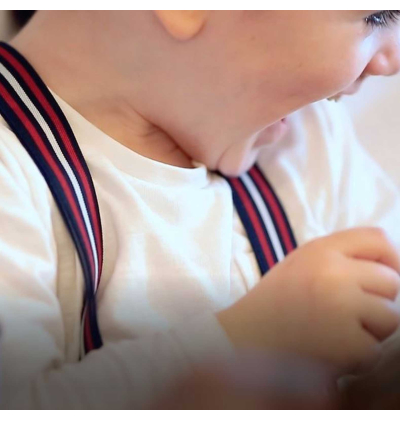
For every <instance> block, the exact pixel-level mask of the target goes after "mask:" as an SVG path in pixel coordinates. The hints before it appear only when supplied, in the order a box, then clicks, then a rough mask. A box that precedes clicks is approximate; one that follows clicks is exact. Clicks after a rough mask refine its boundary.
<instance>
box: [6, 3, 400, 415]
mask: <svg viewBox="0 0 400 421" xmlns="http://www.w3.org/2000/svg"><path fill="white" fill-rule="evenodd" d="M373 12H374V11H263V12H254V11H212V12H207V11H159V12H150V11H143V12H142V11H141V12H126V11H124V12H120V11H112V12H104V11H90V12H87V11H68V12H65V11H63V12H59V11H41V12H39V13H37V15H36V16H35V17H34V18H33V19H32V21H31V22H30V23H29V24H28V25H27V26H26V27H25V28H24V30H22V31H21V32H20V33H19V34H18V35H17V36H16V37H15V38H14V39H13V40H12V41H11V42H10V43H11V45H13V46H14V47H15V48H17V49H18V50H19V51H20V52H21V53H22V54H23V55H25V56H26V57H27V58H28V60H29V61H30V62H31V63H32V64H33V66H34V67H35V68H36V69H37V71H38V72H39V74H40V75H41V76H42V77H43V79H44V80H45V81H46V83H47V85H48V86H49V87H50V88H51V89H53V90H54V91H55V92H56V93H57V94H58V95H60V96H61V97H62V98H63V99H64V100H65V101H67V102H68V103H69V104H70V105H71V106H72V107H73V108H75V109H76V110H77V111H78V112H79V113H81V114H82V115H83V116H84V117H85V118H87V119H88V120H89V121H91V122H92V123H93V124H94V125H96V126H97V127H99V128H100V129H101V130H103V131H104V132H105V133H107V134H108V135H110V136H111V137H113V138H114V139H115V140H116V141H118V142H120V143H122V144H123V145H125V146H126V147H128V148H129V149H131V150H133V151H135V152H137V153H139V154H141V155H143V156H146V157H149V158H151V159H154V160H157V161H160V162H164V163H167V164H170V165H175V166H181V167H186V168H191V167H192V160H195V161H197V162H202V163H204V164H205V165H206V166H207V167H208V168H209V169H210V170H219V171H221V172H222V173H224V174H226V175H238V174H240V173H241V172H243V171H245V170H247V169H248V168H249V167H250V166H251V165H252V164H253V163H254V161H255V159H256V157H257V154H258V151H259V149H260V148H261V147H262V146H263V145H264V144H266V143H269V142H275V141H279V138H280V137H281V135H282V133H283V132H284V128H283V125H282V123H280V120H281V119H282V118H284V117H285V116H287V115H288V114H290V113H292V112H293V111H295V110H297V109H299V108H301V107H303V106H305V105H307V104H310V103H312V102H314V101H318V100H321V99H323V98H327V97H332V96H336V95H341V94H345V93H351V92H353V91H355V90H356V89H357V88H358V87H359V84H360V83H361V81H362V80H364V79H365V78H366V77H368V76H373V75H387V76H388V75H392V74H394V73H396V72H398V71H399V68H400V45H399V44H400V41H399V38H400V29H399V27H398V26H396V25H392V26H390V28H384V29H383V28H382V29H372V28H370V27H368V26H367V25H366V23H365V18H366V17H367V16H368V15H370V14H371V13H373ZM66 52H67V53H66ZM316 263H317V264H316ZM399 272H400V261H399V257H398V254H397V252H396V250H395V248H394V246H393V245H392V244H391V242H390V240H389V239H388V238H387V237H386V236H385V234H384V233H383V232H381V231H379V230H375V229H367V228H364V229H358V230H351V231H347V232H344V233H338V234H334V235H332V236H329V237H326V238H323V239H319V240H316V241H314V242H312V243H310V244H308V245H306V246H303V247H301V248H299V249H298V250H296V251H295V252H294V253H293V254H291V255H290V256H289V257H288V258H287V259H286V260H285V261H284V262H282V263H281V264H279V265H277V266H276V267H275V268H274V269H273V270H271V271H270V272H269V273H268V274H267V275H266V276H265V277H264V278H263V279H262V280H261V282H260V283H259V284H258V285H257V286H256V287H255V288H254V289H253V290H252V291H251V292H250V293H249V294H247V295H246V296H245V297H244V298H243V299H241V300H240V301H239V302H238V303H235V304H234V305H233V306H232V307H230V308H228V309H226V310H224V311H222V312H220V313H218V314H217V317H218V319H219V321H220V323H221V325H222V327H223V328H224V329H225V331H226V332H227V334H228V335H229V336H230V338H231V341H232V343H233V345H234V346H235V347H236V348H237V349H241V348H247V347H250V348H254V349H259V350H261V351H266V350H271V349H275V350H285V351H289V352H294V353H295V354H297V355H304V356H307V357H309V356H311V357H313V358H315V359H317V360H320V361H322V362H324V363H327V364H328V365H329V367H332V366H333V367H335V370H336V372H337V374H342V373H347V372H356V371H359V370H363V369H365V368H366V367H368V366H370V365H371V364H372V363H373V362H375V361H376V359H377V358H378V357H379V354H380V351H381V343H382V341H383V340H384V339H385V338H387V337H388V336H390V335H391V334H392V333H393V332H394V330H395V329H396V328H397V326H398V324H399V314H398V311H397V310H396V308H395V307H394V305H393V301H394V299H395V298H396V296H397V294H398V290H399V285H400V280H399V275H398V273H399ZM322 338H323V340H322ZM344 344H345V346H344ZM192 380H193V379H192ZM192 380H191V381H190V382H189V383H183V384H184V385H185V384H186V386H188V385H189V386H188V387H189V389H190V387H192V389H190V390H203V391H207V390H208V387H209V384H210V382H209V379H207V380H206V381H203V380H204V378H203V380H201V381H200V380H198V379H197V380H196V378H195V381H192ZM214 386H215V390H216V392H215V393H213V394H212V396H211V397H213V396H214V395H215V396H217V399H219V398H218V396H220V399H219V401H218V402H219V404H218V405H219V406H220V404H222V403H223V402H227V401H229V399H231V401H232V402H236V403H237V397H238V396H239V395H237V391H236V389H232V388H230V386H221V383H219V381H217V382H216V383H215V385H214ZM263 393H264V392H263ZM265 393H266V395H268V393H270V392H268V393H267V392H265ZM254 396H255V398H256V396H257V395H254ZM270 397H271V396H270ZM290 399H291V402H292V403H293V399H292V398H290ZM290 399H289V400H290ZM170 402H171V405H172V406H173V407H175V406H174V405H175V404H176V402H175V401H174V399H172V400H171V401H170ZM174 402H175V403H174ZM185 402H186V401H185ZM259 402H260V401H257V402H252V403H250V404H249V402H248V401H246V402H242V403H240V405H243V407H248V406H249V405H250V407H260V403H259ZM319 402H321V401H319ZM198 404H199V402H192V401H191V396H188V400H187V405H188V407H196V406H198ZM185 405H186V404H185ZM218 405H217V407H219V406H218ZM167 406H168V405H167ZM233 406H234V405H233ZM284 406H286V407H290V406H291V404H290V403H286V404H285V405H284ZM311 406H312V405H311ZM272 407H273V405H272Z"/></svg>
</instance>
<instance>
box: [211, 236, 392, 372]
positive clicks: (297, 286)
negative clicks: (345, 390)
mask: <svg viewBox="0 0 400 421" xmlns="http://www.w3.org/2000/svg"><path fill="white" fill-rule="evenodd" d="M399 273H400V258H399V256H398V254H397V251H396V249H395V247H394V246H393V244H391V242H390V240H389V239H388V237H387V236H386V235H385V233H384V232H383V231H382V230H380V229H377V228H357V229H352V230H347V231H343V232H340V233H337V234H333V235H330V236H328V237H324V238H320V239H317V240H314V241H312V242H310V243H308V244H306V245H304V246H303V247H300V248H299V249H297V250H296V251H294V252H293V253H291V254H290V255H289V256H288V257H287V258H286V259H285V260H284V261H283V262H281V263H280V264H278V265H276V266H275V267H274V268H273V269H272V270H270V271H269V272H268V273H267V274H266V275H265V276H264V277H263V279H262V280H261V281H260V283H259V284H258V285H257V286H256V287H255V288H253V290H251V291H250V292H249V293H248V294H247V295H246V296H245V297H243V298H242V299H241V300H239V301H238V302H237V303H235V304H234V305H233V306H231V307H230V308H228V309H226V310H224V311H222V312H220V313H218V315H217V317H218V319H219V321H220V323H221V325H222V326H223V328H224V329H225V330H226V332H227V334H228V335H229V336H230V338H231V340H232V342H233V344H234V345H235V346H237V347H238V348H243V347H244V348H249V347H250V348H258V349H275V350H276V349H278V350H279V349H280V350H285V351H289V352H295V353H298V354H300V355H306V356H308V357H315V358H318V359H321V360H323V361H324V362H327V363H330V364H333V365H335V366H336V367H337V368H338V369H339V373H340V374H343V373H351V372H357V371H360V370H362V369H366V368H368V367H369V366H371V365H372V364H373V363H374V362H376V360H377V358H378V356H379V354H380V350H381V342H382V341H383V340H384V339H385V338H387V337H388V336H390V335H391V334H392V333H393V332H394V331H395V330H396V328H397V326H398V325H399V310H398V309H397V308H396V307H395V305H394V300H395V299H396V296H397V294H398V292H399V287H400V277H399Z"/></svg>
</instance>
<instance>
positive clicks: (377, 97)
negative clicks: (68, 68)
mask: <svg viewBox="0 0 400 421" xmlns="http://www.w3.org/2000/svg"><path fill="white" fill-rule="evenodd" d="M29 15H30V13H29V11H27V13H26V15H25V19H27V18H29ZM23 20H24V17H22V20H21V21H20V22H17V21H16V17H15V16H14V15H13V13H12V12H11V11H4V10H0V39H1V40H5V41H6V40H7V39H9V38H10V37H11V36H12V35H13V34H14V33H15V32H16V31H17V30H18V28H19V26H20V25H21V24H23ZM342 101H344V103H345V104H346V106H347V108H348V109H349V112H350V114H351V116H352V118H353V121H354V125H355V127H356V130H357V133H358V136H359V139H360V141H361V142H362V143H363V144H364V146H365V147H366V148H367V150H368V151H369V153H370V154H371V155H372V156H373V157H374V158H375V159H376V160H377V161H378V162H379V163H380V165H381V166H382V168H383V169H384V170H385V171H386V172H387V173H388V174H389V176H391V177H392V178H393V179H394V181H395V182H396V183H397V185H398V186H399V187H400V74H399V75H397V76H394V77H391V78H383V77H381V78H378V77H374V78H372V79H370V80H367V81H366V82H365V84H364V86H363V88H362V89H361V91H360V92H359V93H358V94H357V95H354V96H353V97H346V98H344V99H342Z"/></svg>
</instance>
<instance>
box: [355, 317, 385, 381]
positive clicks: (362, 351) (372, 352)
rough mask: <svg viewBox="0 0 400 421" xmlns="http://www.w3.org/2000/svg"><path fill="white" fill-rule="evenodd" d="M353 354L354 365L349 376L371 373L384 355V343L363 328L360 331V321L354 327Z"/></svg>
mask: <svg viewBox="0 0 400 421" xmlns="http://www.w3.org/2000/svg"><path fill="white" fill-rule="evenodd" d="M351 354H352V355H353V358H352V361H353V363H352V364H351V365H350V366H349V367H348V369H349V371H348V372H347V373H348V374H363V373H367V372H369V371H370V370H371V368H372V367H373V366H375V365H376V363H377V362H378V361H379V360H380V358H381V355H382V343H381V342H379V341H378V340H377V339H376V338H375V336H373V335H372V334H371V333H370V332H369V331H367V330H366V329H364V328H363V327H361V329H360V322H359V321H358V323H357V324H356V323H355V325H354V335H353V344H352V351H351Z"/></svg>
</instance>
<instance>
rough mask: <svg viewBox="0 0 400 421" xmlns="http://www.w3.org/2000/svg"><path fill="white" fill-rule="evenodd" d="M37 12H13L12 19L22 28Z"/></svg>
mask: <svg viewBox="0 0 400 421" xmlns="http://www.w3.org/2000/svg"><path fill="white" fill-rule="evenodd" d="M35 12H36V10H12V11H11V13H12V17H13V19H14V21H15V23H16V25H17V26H18V28H22V27H23V26H24V25H25V24H26V23H27V22H28V21H29V19H30V18H31V17H32V16H33V14H34V13H35Z"/></svg>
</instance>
